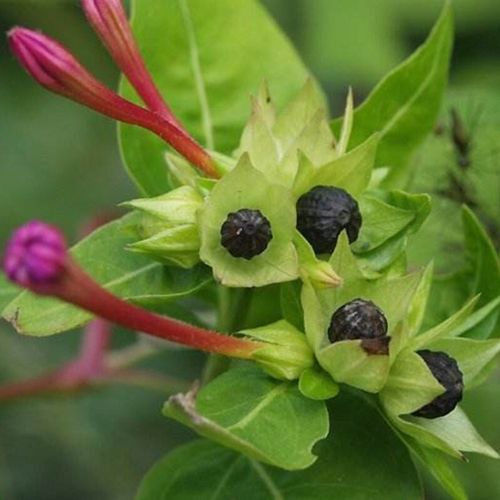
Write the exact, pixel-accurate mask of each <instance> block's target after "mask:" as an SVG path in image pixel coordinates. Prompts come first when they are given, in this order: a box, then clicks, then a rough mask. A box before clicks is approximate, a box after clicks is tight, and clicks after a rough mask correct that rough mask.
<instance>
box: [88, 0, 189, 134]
mask: <svg viewBox="0 0 500 500" xmlns="http://www.w3.org/2000/svg"><path fill="white" fill-rule="evenodd" d="M82 7H83V10H84V12H85V15H86V16H87V19H88V20H89V22H90V24H91V25H92V26H93V28H94V30H95V31H96V32H97V34H98V35H99V37H100V38H101V40H102V42H103V43H104V45H105V46H106V48H107V49H108V52H109V53H110V54H111V56H112V57H113V59H114V61H115V62H116V64H118V66H119V67H120V69H121V70H122V72H123V73H124V74H125V76H126V77H127V79H128V80H129V82H130V83H131V84H132V85H133V87H134V88H135V90H136V91H137V93H138V94H139V95H140V96H141V98H142V100H143V101H144V103H145V104H146V106H147V107H148V108H149V109H151V110H152V111H155V112H157V113H158V114H160V115H162V116H163V117H164V118H165V119H167V120H168V121H171V122H173V123H176V124H177V125H178V126H179V127H180V128H182V127H181V126H180V124H179V122H178V120H177V119H176V118H175V116H174V115H173V113H172V112H171V110H170V108H169V107H168V105H167V103H166V102H165V101H164V99H163V97H162V96H161V94H160V92H159V90H158V89H157V87H156V85H155V84H154V82H153V79H152V78H151V75H150V73H149V71H148V70H147V68H146V64H145V63H144V60H143V58H142V56H141V53H140V51H139V48H138V46H137V43H136V40H135V38H134V35H133V33H132V29H131V27H130V24H129V22H128V19H127V14H126V12H125V9H124V7H123V3H122V1H121V0H82Z"/></svg>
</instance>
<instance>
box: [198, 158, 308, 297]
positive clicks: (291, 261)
mask: <svg viewBox="0 0 500 500" xmlns="http://www.w3.org/2000/svg"><path fill="white" fill-rule="evenodd" d="M244 208H246V209H252V210H259V211H260V212H261V213H262V215H264V216H265V217H266V218H267V219H268V220H269V222H270V224H271V230H272V233H273V237H272V240H271V241H270V242H269V245H268V247H267V249H266V250H265V251H264V252H263V253H262V254H260V255H256V256H255V257H254V258H252V259H251V260H244V259H241V258H237V257H233V256H232V255H231V254H230V253H229V252H228V251H227V249H226V248H224V247H223V246H222V245H221V227H222V224H223V223H224V221H225V220H226V219H227V217H228V215H229V214H230V213H231V212H237V211H238V210H240V209H244ZM199 228H200V237H201V249H200V257H201V260H203V262H205V263H206V264H208V265H209V266H211V267H212V269H213V271H214V275H215V278H216V279H217V280H218V281H219V282H220V283H222V284H223V285H226V286H232V287H255V286H264V285H268V284H270V283H280V282H283V281H290V280H293V279H296V278H297V277H298V272H299V271H298V260H297V252H296V250H295V247H294V245H293V236H294V231H295V206H294V203H293V199H292V197H291V195H290V193H289V192H288V191H287V190H286V189H285V188H284V187H282V186H280V185H278V184H273V183H271V182H270V181H269V180H267V178H266V177H265V176H264V175H263V174H262V173H261V172H259V171H258V170H256V169H255V168H254V167H253V166H252V164H251V162H250V159H249V157H248V156H247V155H244V156H242V157H241V159H240V161H239V162H238V164H237V165H236V167H235V168H234V169H233V170H232V171H231V172H229V173H228V174H226V175H225V176H224V177H223V178H222V179H221V180H220V181H219V182H218V183H217V184H216V185H215V187H214V188H213V190H212V191H211V193H210V195H209V196H208V197H207V199H206V202H205V205H204V206H203V208H202V209H201V210H200V212H199Z"/></svg>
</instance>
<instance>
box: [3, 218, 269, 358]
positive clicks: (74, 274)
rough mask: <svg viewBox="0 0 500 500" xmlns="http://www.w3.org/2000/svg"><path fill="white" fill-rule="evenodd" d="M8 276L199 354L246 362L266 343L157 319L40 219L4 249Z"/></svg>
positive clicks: (103, 316)
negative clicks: (95, 273) (101, 279)
mask: <svg viewBox="0 0 500 500" xmlns="http://www.w3.org/2000/svg"><path fill="white" fill-rule="evenodd" d="M3 267H4V271H5V274H6V275H7V277H8V278H9V279H10V280H11V281H13V282H14V283H17V284H18V285H21V286H23V287H24V288H27V289H29V290H31V291H32V292H34V293H37V294H40V295H48V296H54V297H57V298H59V299H61V300H64V301H65V302H69V303H71V304H73V305H76V306H78V307H80V308H82V309H85V310H87V311H89V312H91V313H93V314H95V315H96V316H99V317H101V318H103V319H106V320H108V321H110V322H112V323H116V324H118V325H121V326H124V327H126V328H129V329H131V330H135V331H138V332H143V333H147V334H149V335H152V336H154V337H159V338H162V339H166V340H170V341H172V342H177V343H180V344H184V345H186V346H189V347H192V348H195V349H199V350H202V351H207V352H213V353H218V354H223V355H226V356H230V357H234V358H242V359H249V358H251V357H252V354H253V353H254V352H255V351H256V350H258V349H259V348H262V347H263V346H264V344H262V343H260V342H254V341H251V340H246V339H240V338H235V337H230V336H226V335H222V334H219V333H216V332H212V331H209V330H205V329H203V328H198V327H195V326H191V325H188V324H186V323H182V322H180V321H177V320H175V319H171V318H168V317H165V316H159V315H157V314H153V313H151V312H149V311H146V310H144V309H141V308H140V307H137V306H135V305H133V304H129V303H127V302H125V301H123V300H122V299H120V298H118V297H116V296H115V295H113V294H111V293H109V292H108V291H107V290H105V289H104V288H103V287H101V286H100V285H99V284H98V283H97V282H96V281H94V280H93V279H92V278H91V277H90V276H89V275H88V274H87V273H86V272H85V271H84V270H83V269H82V268H81V267H80V266H79V265H78V264H77V263H76V262H75V261H74V260H73V259H72V257H71V255H70V254H69V253H68V251H67V247H66V242H65V240H64V237H63V235H62V234H61V233H60V231H59V230H58V229H57V228H55V227H52V226H50V225H48V224H45V223H43V222H39V221H33V222H29V223H27V224H26V225H24V226H22V227H21V228H19V229H18V230H17V231H16V232H15V233H14V234H13V236H12V238H11V240H10V242H9V243H8V245H7V249H6V252H5V256H4V262H3Z"/></svg>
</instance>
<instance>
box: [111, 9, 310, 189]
mask: <svg viewBox="0 0 500 500" xmlns="http://www.w3.org/2000/svg"><path fill="white" fill-rule="evenodd" d="M132 10H133V16H132V27H133V29H134V33H135V35H136V37H137V40H138V43H139V45H140V47H141V52H142V54H143V56H144V59H145V60H146V65H147V67H148V70H149V71H150V72H151V74H152V75H153V79H154V80H155V82H156V84H157V85H158V87H159V89H160V91H161V92H162V94H163V95H164V96H165V97H166V99H167V100H168V101H169V104H170V106H171V108H172V109H173V110H174V111H175V113H176V115H177V116H178V117H179V119H180V121H181V122H182V123H183V124H184V125H185V127H186V128H187V130H188V131H189V132H190V133H192V134H193V135H194V137H195V138H196V139H197V140H198V141H199V142H201V143H202V144H203V145H205V146H207V147H208V148H209V149H215V150H217V151H220V152H222V153H230V152H232V151H233V150H234V149H235V148H236V146H237V145H238V141H239V139H240V134H241V130H242V129H243V126H244V124H245V122H246V120H247V118H248V114H249V109H248V96H249V95H250V94H251V93H252V92H255V91H256V90H257V89H258V87H259V85H260V83H261V82H262V81H264V80H266V81H267V82H268V84H269V86H270V89H271V91H272V94H273V97H274V99H276V104H277V105H278V106H279V107H281V106H282V105H283V104H285V103H286V102H288V100H289V99H290V98H291V97H292V96H293V95H294V94H295V92H297V90H298V89H299V88H300V87H301V86H302V85H303V83H304V81H305V80H306V78H307V70H306V69H305V67H304V65H303V64H302V62H301V61H300V59H299V57H298V56H297V54H296V52H295V50H294V49H293V47H292V46H291V44H290V43H289V42H288V40H287V39H286V38H285V36H284V35H283V34H282V33H281V32H280V30H279V28H278V27H277V25H276V23H275V22H274V21H273V20H272V19H271V17H270V16H269V15H268V14H267V12H266V11H265V10H264V9H263V8H262V7H261V6H260V5H259V3H258V2H257V1H255V0H240V1H238V2H237V3H235V2H233V1H232V0H220V1H217V2H207V1H206V0H140V1H133V2H132ZM152 12H154V15H151V13H152ZM242 22H243V23H244V29H242ZM121 93H122V95H123V96H124V97H126V98H129V99H134V100H136V99H137V98H136V95H135V93H134V91H133V90H132V89H131V87H130V85H129V84H128V83H126V82H125V80H123V81H122V85H121ZM120 142H121V148H122V152H123V157H124V160H125V163H126V166H127V169H128V171H129V174H130V175H131V177H132V178H133V179H134V181H135V182H136V183H137V185H138V186H139V188H140V189H141V191H142V192H144V193H145V194H147V195H150V196H154V195H158V194H162V193H164V192H166V191H168V190H169V189H170V183H169V180H168V174H167V172H168V171H167V168H166V166H165V164H164V160H163V154H164V151H165V150H166V148H167V147H166V144H165V143H163V142H162V141H161V140H159V139H158V138H156V137H155V136H153V135H152V134H151V133H149V132H146V131H144V130H141V129H138V128H137V127H130V126H121V127H120Z"/></svg>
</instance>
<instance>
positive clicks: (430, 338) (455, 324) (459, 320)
mask: <svg viewBox="0 0 500 500" xmlns="http://www.w3.org/2000/svg"><path fill="white" fill-rule="evenodd" d="M478 299H479V297H474V298H473V299H471V300H469V302H467V304H465V305H464V306H463V307H462V309H460V310H459V311H457V312H456V313H455V314H454V315H453V316H450V317H449V318H448V319H447V320H445V321H443V322H442V323H439V325H436V326H435V327H434V328H431V329H430V330H428V331H426V332H424V333H422V334H420V335H417V336H416V337H414V338H413V340H412V342H411V347H412V348H413V349H414V350H418V349H421V348H422V347H424V346H426V345H429V344H431V343H432V342H436V341H437V340H439V339H442V338H444V337H447V336H450V334H451V333H452V332H453V331H457V329H458V328H459V327H460V326H461V325H462V324H463V323H464V321H465V320H466V319H467V318H468V317H469V315H470V314H471V312H472V310H473V309H474V306H475V305H476V304H477V301H478Z"/></svg>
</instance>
